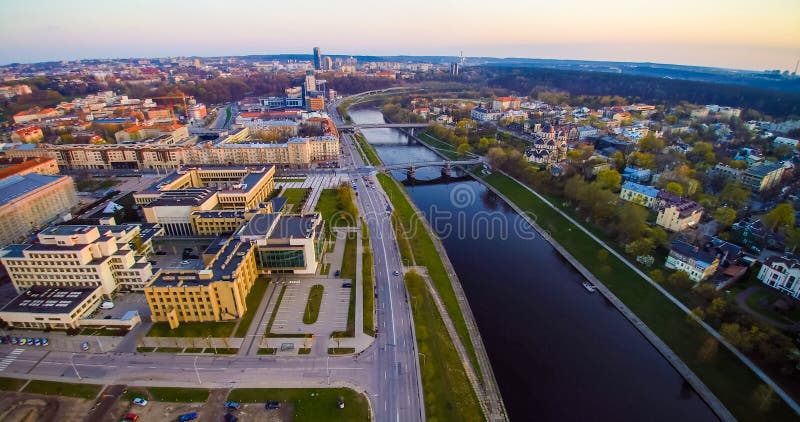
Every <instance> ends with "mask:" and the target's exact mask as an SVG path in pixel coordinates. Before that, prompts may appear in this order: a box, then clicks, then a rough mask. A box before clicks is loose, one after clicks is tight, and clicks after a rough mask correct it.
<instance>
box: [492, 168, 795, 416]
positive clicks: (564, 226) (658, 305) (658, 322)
mask: <svg viewBox="0 0 800 422" xmlns="http://www.w3.org/2000/svg"><path fill="white" fill-rule="evenodd" d="M485 180H486V182H488V183H490V184H491V185H492V186H494V187H495V188H497V189H498V190H500V191H501V192H503V193H504V194H505V195H506V196H507V197H509V198H510V199H511V200H512V201H513V202H515V203H516V204H517V205H518V206H519V207H520V208H521V209H523V210H524V211H526V212H531V213H533V214H535V215H536V217H537V223H538V224H539V225H540V226H541V227H542V228H543V229H545V230H547V231H548V232H549V233H550V235H551V236H553V238H554V239H555V240H556V241H557V242H559V243H560V244H561V245H562V246H563V247H564V248H565V249H566V250H567V251H569V252H570V253H571V254H572V255H573V256H574V257H575V258H576V259H577V260H578V261H580V262H581V263H583V265H585V266H586V267H587V268H599V267H601V266H608V267H609V268H610V269H611V271H608V272H606V273H605V274H596V276H597V277H598V278H599V279H600V280H601V281H602V282H603V283H604V284H605V285H606V286H607V287H608V288H609V289H611V291H612V292H613V293H614V294H615V295H616V296H617V297H618V298H619V299H620V300H622V301H623V302H624V303H625V305H626V306H628V308H630V309H631V310H632V311H633V312H634V313H635V314H636V315H637V316H638V317H639V318H640V319H641V320H642V321H643V322H644V323H645V324H647V326H648V327H649V328H650V329H651V330H653V332H654V333H655V334H656V335H658V336H659V337H660V338H661V339H662V340H663V341H664V342H665V343H666V344H667V345H668V346H669V347H670V348H671V349H672V350H673V352H675V353H676V354H677V355H678V356H679V357H680V358H681V359H682V360H683V361H684V362H685V363H686V364H687V365H688V366H689V367H690V368H691V369H692V370H693V371H694V373H695V374H697V376H698V377H700V379H701V380H702V381H703V382H704V383H705V384H706V385H707V386H708V387H709V388H710V389H711V390H712V391H713V392H714V393H715V394H716V396H717V397H718V398H719V399H720V400H721V401H722V402H723V404H725V406H726V407H727V408H728V410H730V411H731V412H732V413H733V415H734V416H735V417H736V418H737V419H740V420H790V419H795V418H796V417H797V415H796V414H794V412H792V411H791V409H790V408H789V407H788V406H787V405H786V404H785V403H784V402H782V401H780V400H778V401H777V402H776V403H775V404H774V405H773V406H772V407H771V408H770V409H769V410H767V411H761V410H759V409H758V407H757V406H755V405H754V404H753V393H754V391H755V390H756V388H757V387H758V386H759V385H761V384H762V383H761V381H760V379H759V378H758V377H757V376H756V375H755V374H754V373H753V372H752V371H750V369H749V368H747V367H746V366H745V365H744V364H743V363H742V362H741V361H740V360H739V359H738V358H736V357H735V356H734V355H733V354H731V353H730V352H729V351H728V350H727V349H725V348H723V347H720V348H719V351H718V353H717V354H716V356H714V357H713V358H712V359H710V360H708V361H702V360H701V359H699V358H698V353H697V352H698V350H699V349H700V348H701V346H702V344H703V342H704V341H705V340H706V339H708V338H709V335H708V334H707V333H706V332H705V330H703V329H702V328H701V327H699V326H698V325H696V324H694V323H690V322H688V321H687V320H686V315H684V313H683V312H682V311H681V310H680V309H679V308H678V307H676V306H675V304H673V303H672V302H670V301H669V300H668V299H667V298H666V297H665V296H664V295H663V294H661V292H659V291H658V290H657V289H656V288H655V287H653V286H651V285H650V284H649V283H647V282H646V281H645V280H643V279H642V278H641V277H639V275H638V274H636V273H635V272H633V270H631V269H630V268H629V267H628V266H627V265H625V264H624V263H623V262H622V261H620V260H619V259H617V258H615V257H614V256H609V257H608V258H607V261H606V262H602V263H601V262H599V261H598V260H599V258H598V256H597V250H598V249H599V246H598V244H597V243H596V242H594V241H593V240H591V239H590V238H589V237H588V236H587V235H586V234H585V233H583V232H582V231H580V230H575V229H574V226H573V225H572V224H571V223H570V222H569V221H567V220H566V219H565V218H563V217H562V216H561V215H559V214H558V213H556V212H555V211H554V210H553V209H552V208H550V207H549V206H548V205H547V204H545V203H544V202H542V201H541V200H540V199H539V198H537V197H536V196H534V195H533V194H531V193H530V192H529V191H528V190H527V189H525V188H524V187H523V186H522V185H520V184H519V183H517V182H516V181H515V180H513V179H510V178H508V177H506V176H504V175H502V174H499V173H493V174H491V175H489V176H487V177H486V178H485Z"/></svg>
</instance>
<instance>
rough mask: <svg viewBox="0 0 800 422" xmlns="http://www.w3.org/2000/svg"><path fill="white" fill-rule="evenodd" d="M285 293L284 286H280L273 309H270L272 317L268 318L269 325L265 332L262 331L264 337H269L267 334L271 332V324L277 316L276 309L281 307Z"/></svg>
mask: <svg viewBox="0 0 800 422" xmlns="http://www.w3.org/2000/svg"><path fill="white" fill-rule="evenodd" d="M285 292H286V286H281V292H280V294H278V299H277V301H276V302H275V307H274V308H272V315H270V317H269V323H267V330H266V331H264V336H265V337H269V332H270V330H272V324H273V323H274V322H275V317H276V316H277V315H278V309H279V308H280V307H281V301H282V300H283V294H284V293H285Z"/></svg>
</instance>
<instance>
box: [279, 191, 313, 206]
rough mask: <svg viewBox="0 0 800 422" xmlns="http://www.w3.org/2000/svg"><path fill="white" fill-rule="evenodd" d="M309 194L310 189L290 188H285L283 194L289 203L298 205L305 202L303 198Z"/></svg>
mask: <svg viewBox="0 0 800 422" xmlns="http://www.w3.org/2000/svg"><path fill="white" fill-rule="evenodd" d="M307 194H308V189H303V188H288V189H284V190H283V193H281V196H282V197H284V198H286V203H287V204H291V205H296V204H299V203H301V202H303V199H305V197H306V195H307Z"/></svg>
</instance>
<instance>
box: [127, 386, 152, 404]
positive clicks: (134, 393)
mask: <svg viewBox="0 0 800 422" xmlns="http://www.w3.org/2000/svg"><path fill="white" fill-rule="evenodd" d="M137 397H141V398H143V399H147V400H152V399H151V398H150V393H148V392H147V389H146V388H144V387H130V388H128V389H127V391H125V392H124V393H122V395H121V396H120V397H119V399H120V400H121V401H122V402H127V403H130V402H132V401H133V399H135V398H137Z"/></svg>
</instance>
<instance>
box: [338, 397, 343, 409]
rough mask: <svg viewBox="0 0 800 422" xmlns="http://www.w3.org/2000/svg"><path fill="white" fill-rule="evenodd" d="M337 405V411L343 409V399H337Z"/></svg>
mask: <svg viewBox="0 0 800 422" xmlns="http://www.w3.org/2000/svg"><path fill="white" fill-rule="evenodd" d="M337 404H338V406H339V409H344V397H339V400H338V403H337Z"/></svg>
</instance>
